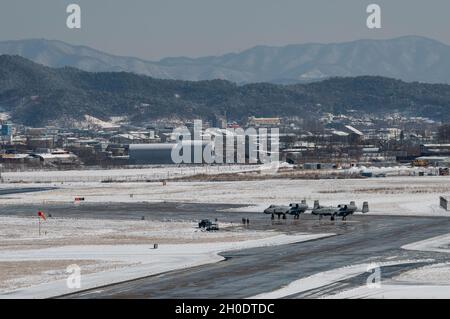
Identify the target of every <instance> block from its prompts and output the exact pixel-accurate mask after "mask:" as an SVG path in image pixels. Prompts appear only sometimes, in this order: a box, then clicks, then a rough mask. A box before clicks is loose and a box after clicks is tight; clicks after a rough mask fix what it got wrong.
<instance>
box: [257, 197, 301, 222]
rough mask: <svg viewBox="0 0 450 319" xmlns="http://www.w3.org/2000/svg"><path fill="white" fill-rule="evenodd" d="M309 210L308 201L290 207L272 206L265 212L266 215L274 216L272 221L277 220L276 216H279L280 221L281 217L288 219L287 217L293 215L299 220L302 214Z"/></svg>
mask: <svg viewBox="0 0 450 319" xmlns="http://www.w3.org/2000/svg"><path fill="white" fill-rule="evenodd" d="M308 208H309V207H308V205H307V204H306V200H302V202H301V203H293V204H290V205H289V206H281V205H270V206H269V207H268V208H267V209H265V210H264V214H270V215H272V219H275V215H278V219H280V216H283V219H286V215H293V216H294V219H299V218H300V214H303V213H304V212H306V211H307V210H308Z"/></svg>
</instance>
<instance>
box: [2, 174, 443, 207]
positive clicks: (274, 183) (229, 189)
mask: <svg viewBox="0 0 450 319" xmlns="http://www.w3.org/2000/svg"><path fill="white" fill-rule="evenodd" d="M32 186H37V187H39V186H41V187H45V186H56V187H58V188H59V189H55V190H50V191H45V192H38V193H24V194H14V195H7V196H6V195H5V196H3V197H2V200H1V203H2V204H3V205H8V204H40V203H42V204H51V203H52V202H55V203H71V202H73V201H74V198H75V197H77V196H81V197H84V198H85V202H92V203H109V202H164V201H168V202H184V203H186V202H187V203H189V202H190V203H222V204H242V208H234V209H230V211H238V212H241V211H242V212H245V211H252V212H255V211H262V210H263V209H264V208H266V207H267V206H269V205H271V204H280V205H281V204H283V205H286V204H289V203H292V202H299V201H301V200H302V199H306V200H307V201H308V204H309V205H310V206H312V205H313V202H314V200H316V199H317V200H320V203H321V205H337V204H340V203H348V202H349V201H350V200H354V201H356V203H357V205H359V206H361V204H362V202H363V201H368V202H369V206H370V214H375V215H377V214H383V215H384V214H386V215H415V216H450V212H446V211H444V210H443V209H441V208H440V207H439V196H442V195H448V194H450V177H386V178H370V179H347V180H341V179H330V180H289V179H280V180H276V179H271V180H258V181H236V182H170V181H169V182H168V183H167V184H166V185H165V186H164V185H163V184H162V183H160V182H149V183H96V182H92V183H64V184H57V183H50V184H46V183H43V184H27V187H32ZM7 187H20V186H17V185H13V184H9V185H7Z"/></svg>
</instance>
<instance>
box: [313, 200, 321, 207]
mask: <svg viewBox="0 0 450 319" xmlns="http://www.w3.org/2000/svg"><path fill="white" fill-rule="evenodd" d="M319 206H320V205H319V201H318V200H315V201H314V209H317V208H319Z"/></svg>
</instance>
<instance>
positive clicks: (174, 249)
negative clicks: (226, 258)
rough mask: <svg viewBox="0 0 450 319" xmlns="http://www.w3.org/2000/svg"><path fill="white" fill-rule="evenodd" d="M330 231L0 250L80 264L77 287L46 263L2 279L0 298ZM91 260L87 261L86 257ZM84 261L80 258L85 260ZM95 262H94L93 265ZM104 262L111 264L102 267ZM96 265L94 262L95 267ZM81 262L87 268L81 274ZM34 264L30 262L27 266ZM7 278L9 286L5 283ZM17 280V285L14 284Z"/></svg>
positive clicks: (20, 258) (26, 258)
mask: <svg viewBox="0 0 450 319" xmlns="http://www.w3.org/2000/svg"><path fill="white" fill-rule="evenodd" d="M325 236H330V234H297V235H282V234H281V235H280V234H274V233H272V234H266V237H264V238H260V239H252V240H244V241H238V242H221V243H202V244H175V245H174V244H165V245H160V246H159V247H158V249H153V245H83V246H63V247H51V248H44V249H31V250H3V251H0V265H2V264H3V263H11V262H14V263H15V264H16V267H20V264H21V263H26V264H27V265H28V267H30V266H29V263H30V262H36V264H37V265H38V266H39V263H43V262H44V263H45V262H50V265H49V267H52V264H51V263H54V262H61V261H67V265H66V267H67V266H69V265H72V264H78V262H77V261H78V260H79V261H80V264H79V266H80V268H81V275H82V277H81V287H80V288H79V289H71V288H69V287H68V285H67V278H68V276H69V274H68V273H66V272H65V268H61V265H60V268H58V269H54V268H51V269H49V270H47V271H41V273H38V274H36V273H33V272H31V273H27V275H25V276H21V277H20V276H19V277H16V278H13V279H8V280H6V283H3V284H4V286H6V287H4V288H3V289H2V290H0V298H45V297H51V296H56V295H61V294H66V293H71V292H75V291H77V290H84V289H89V288H95V287H98V286H103V285H107V284H111V283H115V282H122V281H126V280H131V279H135V278H139V277H145V276H150V275H154V274H158V273H162V272H166V271H170V270H176V269H181V268H187V267H193V266H197V265H202V264H207V263H213V262H218V261H220V260H222V259H223V258H222V257H221V256H219V255H218V253H220V252H222V251H228V250H236V249H245V248H252V247H262V246H269V245H281V244H289V243H296V242H302V241H307V240H313V239H317V238H321V237H325ZM89 262H91V263H89ZM86 263H87V266H88V267H85V266H84V265H83V264H86ZM92 263H94V266H93V265H92ZM105 264H106V265H109V266H110V267H106V266H105ZM95 266H97V267H98V268H97V269H95ZM83 267H85V268H86V270H87V272H86V274H84V270H83ZM32 269H33V268H32ZM8 284H9V286H8ZM18 284H19V285H20V286H22V287H21V288H17V285H18Z"/></svg>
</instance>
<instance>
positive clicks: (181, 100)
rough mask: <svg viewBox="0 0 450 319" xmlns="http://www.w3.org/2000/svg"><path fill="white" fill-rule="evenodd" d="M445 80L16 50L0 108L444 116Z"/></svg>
mask: <svg viewBox="0 0 450 319" xmlns="http://www.w3.org/2000/svg"><path fill="white" fill-rule="evenodd" d="M449 107H450V86H449V85H444V84H422V83H406V82H402V81H399V80H393V79H389V78H382V77H368V76H367V77H366V76H362V77H355V78H332V79H328V80H325V81H322V82H315V83H310V84H296V85H286V86H283V85H276V84H265V83H257V84H248V85H243V86H239V85H237V84H234V83H232V82H228V81H223V80H210V81H198V82H191V81H180V80H159V79H154V78H151V77H147V76H143V75H136V74H133V73H125V72H116V73H114V72H105V73H91V72H85V71H81V70H78V69H74V68H68V67H66V68H60V69H56V68H49V67H45V66H42V65H39V64H36V63H34V62H31V61H29V60H26V59H24V58H22V57H19V56H8V55H2V56H0V108H1V109H2V111H4V112H10V113H11V115H12V119H13V121H15V122H18V123H23V124H26V125H30V126H41V125H45V124H48V123H54V122H62V121H70V120H72V119H78V118H82V117H83V115H85V114H89V115H92V116H95V117H98V118H101V119H108V118H109V117H110V116H123V115H126V116H129V118H130V119H131V120H132V121H134V122H136V123H138V122H141V121H147V120H152V119H157V118H168V117H172V118H184V119H186V118H205V119H206V118H209V117H210V116H212V115H214V114H223V113H224V112H225V111H226V113H227V116H228V117H229V118H230V119H234V120H240V119H245V118H246V117H248V116H296V115H297V116H317V115H318V114H320V113H321V112H323V111H330V112H343V113H345V112H346V111H347V110H350V109H351V110H359V111H361V112H365V113H376V114H378V113H382V112H393V111H398V112H403V113H405V114H406V113H407V114H409V115H414V116H427V117H431V118H436V119H441V118H443V119H449V118H450V114H449Z"/></svg>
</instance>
